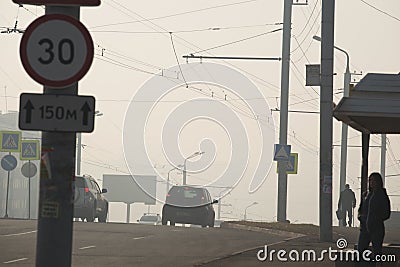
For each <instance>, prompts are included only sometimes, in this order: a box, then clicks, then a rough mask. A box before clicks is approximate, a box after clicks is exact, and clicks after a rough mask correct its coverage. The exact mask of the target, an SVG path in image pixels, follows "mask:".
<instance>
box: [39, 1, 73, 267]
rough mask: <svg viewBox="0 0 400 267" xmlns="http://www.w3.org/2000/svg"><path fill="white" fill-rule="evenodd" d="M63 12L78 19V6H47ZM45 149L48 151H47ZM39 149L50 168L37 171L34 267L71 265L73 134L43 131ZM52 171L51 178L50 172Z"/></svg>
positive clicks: (69, 90) (63, 91) (61, 91)
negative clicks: (38, 175) (37, 210)
mask: <svg viewBox="0 0 400 267" xmlns="http://www.w3.org/2000/svg"><path fill="white" fill-rule="evenodd" d="M54 13H58V14H65V15H69V16H71V17H73V18H75V19H79V15H80V7H79V6H68V7H67V6H53V5H48V6H46V14H54ZM43 92H44V94H64V95H77V93H78V83H74V84H72V85H71V86H68V87H65V88H52V87H49V86H44V89H43ZM46 151H47V152H46ZM42 152H44V153H48V160H49V163H50V169H51V172H49V170H47V171H46V170H45V167H44V164H43V161H42V164H41V173H40V193H39V215H38V230H37V231H38V232H37V245H36V246H37V248H36V266H37V267H48V266H57V267H70V266H71V255H72V232H73V224H72V220H73V211H74V210H73V201H72V200H73V193H72V181H73V177H74V176H75V155H76V134H75V133H65V132H43V133H42ZM50 174H51V177H49V175H50Z"/></svg>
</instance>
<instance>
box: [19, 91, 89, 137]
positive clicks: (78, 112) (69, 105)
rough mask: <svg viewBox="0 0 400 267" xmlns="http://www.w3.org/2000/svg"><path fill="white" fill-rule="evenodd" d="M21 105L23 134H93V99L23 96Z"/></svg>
mask: <svg viewBox="0 0 400 267" xmlns="http://www.w3.org/2000/svg"><path fill="white" fill-rule="evenodd" d="M19 102H20V106H19V128H20V129H21V130H37V131H54V132H92V131H93V128H94V111H95V99H94V97H93V96H76V95H42V94H21V96H20V101H19Z"/></svg>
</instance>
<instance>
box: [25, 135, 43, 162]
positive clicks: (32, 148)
mask: <svg viewBox="0 0 400 267" xmlns="http://www.w3.org/2000/svg"><path fill="white" fill-rule="evenodd" d="M39 145H40V144H39V140H22V142H21V153H20V159H21V160H39V159H40V154H39Z"/></svg>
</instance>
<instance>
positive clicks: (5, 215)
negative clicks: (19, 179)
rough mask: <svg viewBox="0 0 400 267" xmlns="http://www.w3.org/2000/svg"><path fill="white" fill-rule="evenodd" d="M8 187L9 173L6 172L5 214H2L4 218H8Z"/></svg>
mask: <svg viewBox="0 0 400 267" xmlns="http://www.w3.org/2000/svg"><path fill="white" fill-rule="evenodd" d="M9 187H10V171H8V172H7V192H6V214H4V218H8V190H9Z"/></svg>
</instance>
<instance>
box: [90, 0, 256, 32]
mask: <svg viewBox="0 0 400 267" xmlns="http://www.w3.org/2000/svg"><path fill="white" fill-rule="evenodd" d="M256 1H259V0H247V1H240V2H235V3H230V4H223V5H218V6H212V7H207V8H201V9H196V10H190V11H185V12H180V13H175V14H170V15H166V16H160V17H155V18H150V19H142V20H137V21H129V22H121V23H112V24H104V25H98V26H94V27H91V28H93V29H94V28H100V27H106V26H115V25H123V24H131V23H138V22H143V21H152V20H160V19H166V18H172V17H176V16H182V15H188V14H193V13H197V12H203V11H207V10H212V9H217V8H222V7H227V6H234V5H242V4H247V3H250V2H256ZM113 2H114V3H116V2H115V1H113ZM106 3H108V2H106Z"/></svg>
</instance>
